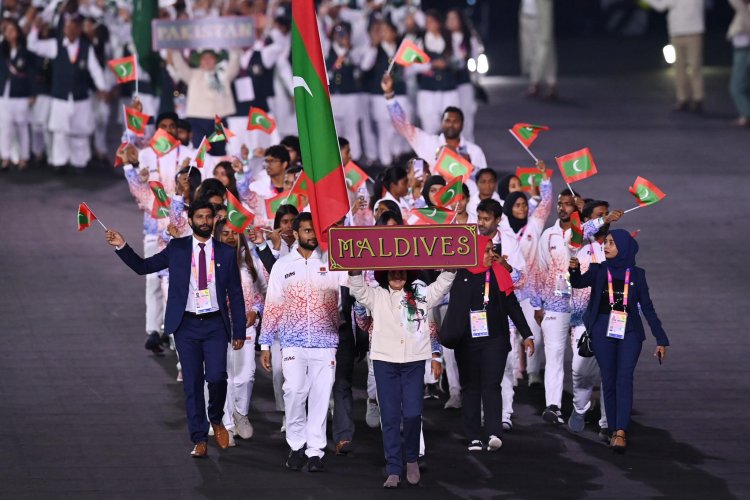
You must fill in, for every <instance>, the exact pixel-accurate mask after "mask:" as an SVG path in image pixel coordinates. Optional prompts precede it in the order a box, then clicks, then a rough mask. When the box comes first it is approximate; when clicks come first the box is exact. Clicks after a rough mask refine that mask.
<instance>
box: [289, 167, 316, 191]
mask: <svg viewBox="0 0 750 500" xmlns="http://www.w3.org/2000/svg"><path fill="white" fill-rule="evenodd" d="M311 187H312V181H311V180H310V178H309V177H308V176H307V174H306V173H305V172H304V171H302V172H300V174H299V176H298V177H297V179H296V180H295V181H294V186H292V190H291V191H290V193H291V194H299V195H305V196H307V191H308V190H309V189H310V188H311Z"/></svg>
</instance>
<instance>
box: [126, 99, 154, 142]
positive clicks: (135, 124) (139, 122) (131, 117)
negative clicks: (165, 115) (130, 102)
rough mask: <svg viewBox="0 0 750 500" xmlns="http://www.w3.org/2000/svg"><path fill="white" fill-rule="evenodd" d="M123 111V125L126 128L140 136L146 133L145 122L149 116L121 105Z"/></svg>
mask: <svg viewBox="0 0 750 500" xmlns="http://www.w3.org/2000/svg"><path fill="white" fill-rule="evenodd" d="M123 112H124V114H125V126H126V127H127V128H128V130H130V131H132V132H133V133H134V134H135V135H137V136H142V135H143V134H145V133H146V124H147V123H148V120H149V119H150V118H151V117H150V116H149V115H147V114H144V113H141V112H140V111H138V110H137V109H135V108H129V107H127V106H123Z"/></svg>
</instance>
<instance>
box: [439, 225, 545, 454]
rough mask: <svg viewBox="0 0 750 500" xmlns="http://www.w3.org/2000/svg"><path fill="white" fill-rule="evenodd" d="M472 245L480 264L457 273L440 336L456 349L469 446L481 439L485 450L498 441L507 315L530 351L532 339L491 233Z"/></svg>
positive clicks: (473, 447) (474, 446)
mask: <svg viewBox="0 0 750 500" xmlns="http://www.w3.org/2000/svg"><path fill="white" fill-rule="evenodd" d="M477 249H478V251H479V255H480V258H481V259H482V261H481V263H480V264H479V265H477V266H476V267H473V268H470V269H460V270H459V271H458V272H457V273H456V279H455V280H454V281H453V286H452V287H451V291H450V300H449V302H448V311H447V313H446V317H445V320H444V321H443V324H442V326H441V329H440V340H441V342H442V344H443V345H444V346H445V347H449V348H453V349H455V354H456V360H457V361H458V372H459V377H460V380H461V413H462V417H463V423H464V431H465V433H466V437H467V439H468V441H469V447H468V448H469V451H481V450H483V449H484V448H485V442H486V443H487V450H488V451H495V450H498V449H499V448H500V447H501V446H502V445H503V442H502V440H501V439H500V438H501V435H502V426H501V420H500V418H501V415H502V399H501V396H500V379H501V378H502V375H503V369H504V367H505V361H506V359H507V357H508V353H509V352H510V332H509V330H508V318H509V317H510V318H511V319H512V320H513V323H515V325H516V327H517V328H518V332H519V333H520V334H521V336H522V337H523V338H524V347H525V348H526V349H528V351H529V354H533V352H534V340H533V337H532V335H531V330H530V329H529V326H528V324H527V323H526V319H525V318H524V316H523V311H522V310H521V307H520V305H519V304H518V300H516V296H515V295H514V294H513V281H512V279H511V277H510V273H509V271H508V268H509V267H510V266H509V265H508V263H507V262H505V260H504V259H502V258H501V257H500V256H499V255H498V254H497V253H495V251H494V247H493V245H492V239H491V238H489V237H487V236H482V235H479V236H477ZM482 409H484V424H485V429H484V433H482Z"/></svg>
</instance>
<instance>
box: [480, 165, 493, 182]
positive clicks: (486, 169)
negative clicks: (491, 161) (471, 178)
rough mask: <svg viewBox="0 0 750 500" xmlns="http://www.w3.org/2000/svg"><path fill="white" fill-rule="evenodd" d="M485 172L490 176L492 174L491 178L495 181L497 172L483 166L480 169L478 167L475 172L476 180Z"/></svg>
mask: <svg viewBox="0 0 750 500" xmlns="http://www.w3.org/2000/svg"><path fill="white" fill-rule="evenodd" d="M485 174H489V175H491V176H492V179H493V180H494V181H495V182H497V172H495V171H494V170H492V169H491V168H489V167H485V168H482V169H480V170H479V171H478V172H477V181H478V180H479V178H480V177H482V176H483V175H485Z"/></svg>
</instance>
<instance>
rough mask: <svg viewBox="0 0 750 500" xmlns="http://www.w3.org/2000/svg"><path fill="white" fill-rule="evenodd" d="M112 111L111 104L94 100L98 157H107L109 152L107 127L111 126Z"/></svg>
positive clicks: (95, 148) (95, 140) (95, 145)
mask: <svg viewBox="0 0 750 500" xmlns="http://www.w3.org/2000/svg"><path fill="white" fill-rule="evenodd" d="M110 114H111V110H110V107H109V103H108V102H105V101H102V100H99V99H98V98H97V99H94V122H95V123H96V128H95V129H94V151H95V152H96V154H97V155H98V156H106V155H107V153H108V152H109V147H108V146H107V126H108V125H109V117H110Z"/></svg>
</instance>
